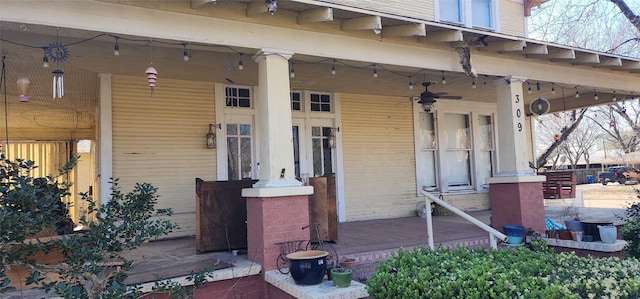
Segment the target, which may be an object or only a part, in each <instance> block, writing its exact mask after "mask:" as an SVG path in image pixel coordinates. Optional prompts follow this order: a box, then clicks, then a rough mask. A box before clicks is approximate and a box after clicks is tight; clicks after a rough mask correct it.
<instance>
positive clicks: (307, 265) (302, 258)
mask: <svg viewBox="0 0 640 299" xmlns="http://www.w3.org/2000/svg"><path fill="white" fill-rule="evenodd" d="M328 255H329V253H328V252H326V251H321V250H307V251H298V252H293V253H290V254H287V259H288V260H289V273H291V277H292V278H293V281H294V282H295V283H296V284H298V285H316V284H319V283H321V282H322V278H324V275H325V272H326V270H327V256H328Z"/></svg>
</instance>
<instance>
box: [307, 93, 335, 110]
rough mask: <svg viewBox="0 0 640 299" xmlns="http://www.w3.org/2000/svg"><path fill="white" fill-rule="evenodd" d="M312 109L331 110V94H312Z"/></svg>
mask: <svg viewBox="0 0 640 299" xmlns="http://www.w3.org/2000/svg"><path fill="white" fill-rule="evenodd" d="M311 111H320V112H331V96H330V95H328V94H316V93H312V94H311Z"/></svg>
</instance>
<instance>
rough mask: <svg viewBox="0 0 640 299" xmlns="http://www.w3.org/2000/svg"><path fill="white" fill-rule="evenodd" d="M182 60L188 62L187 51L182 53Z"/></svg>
mask: <svg viewBox="0 0 640 299" xmlns="http://www.w3.org/2000/svg"><path fill="white" fill-rule="evenodd" d="M182 59H184V61H189V52H187V50H184V52H182Z"/></svg>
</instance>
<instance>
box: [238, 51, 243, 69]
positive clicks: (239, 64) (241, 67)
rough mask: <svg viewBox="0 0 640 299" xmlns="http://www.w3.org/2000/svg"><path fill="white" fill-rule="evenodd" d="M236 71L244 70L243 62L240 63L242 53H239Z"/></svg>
mask: <svg viewBox="0 0 640 299" xmlns="http://www.w3.org/2000/svg"><path fill="white" fill-rule="evenodd" d="M238 69H239V70H244V62H242V53H240V60H239V61H238Z"/></svg>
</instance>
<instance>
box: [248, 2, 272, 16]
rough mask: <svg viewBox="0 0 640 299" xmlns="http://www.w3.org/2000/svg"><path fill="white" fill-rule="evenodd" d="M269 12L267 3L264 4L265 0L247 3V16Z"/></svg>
mask: <svg viewBox="0 0 640 299" xmlns="http://www.w3.org/2000/svg"><path fill="white" fill-rule="evenodd" d="M267 12H268V10H267V5H266V4H264V1H251V2H249V4H248V5H247V17H250V18H252V17H257V16H261V15H264V14H265V13H267Z"/></svg>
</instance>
